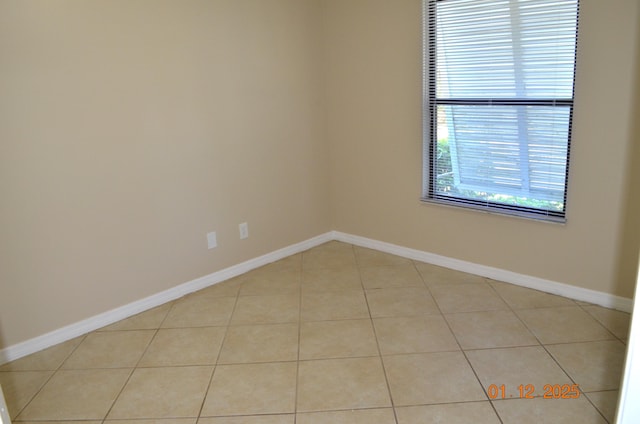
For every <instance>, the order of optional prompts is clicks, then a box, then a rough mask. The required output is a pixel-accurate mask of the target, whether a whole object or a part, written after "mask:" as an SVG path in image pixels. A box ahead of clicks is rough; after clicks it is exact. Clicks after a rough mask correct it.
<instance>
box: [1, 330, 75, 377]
mask: <svg viewBox="0 0 640 424" xmlns="http://www.w3.org/2000/svg"><path fill="white" fill-rule="evenodd" d="M84 337H85V336H82V337H77V338H75V339H72V340H69V341H66V342H64V343H60V344H57V345H55V346H52V347H50V348H47V349H44V350H41V351H40V352H36V353H33V354H31V355H28V356H25V357H22V358H20V359H16V360H15V361H12V362H9V363H6V364H4V365H2V366H0V371H47V370H51V371H53V370H57V369H58V368H59V367H60V365H62V363H63V362H64V361H65V360H66V359H67V358H68V357H69V355H71V352H73V351H74V350H75V349H76V348H77V347H78V345H79V344H80V343H81V342H82V340H84Z"/></svg>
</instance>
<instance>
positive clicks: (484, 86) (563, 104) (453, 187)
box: [423, 0, 578, 222]
mask: <svg viewBox="0 0 640 424" xmlns="http://www.w3.org/2000/svg"><path fill="white" fill-rule="evenodd" d="M424 1H425V8H424V14H425V26H424V31H425V36H424V44H425V48H424V52H425V53H424V66H425V69H424V75H425V78H424V80H425V90H424V91H425V93H424V98H425V108H424V118H425V129H424V132H425V137H424V139H425V178H424V179H425V181H424V185H425V190H424V196H423V200H425V201H429V202H436V203H444V204H448V205H457V206H464V207H470V208H477V209H482V210H487V211H493V212H501V213H507V214H513V215H519V216H526V217H533V218H538V219H543V220H550V221H560V222H563V221H564V220H565V207H566V197H567V174H568V166H569V145H570V140H571V118H572V112H573V87H574V75H575V56H576V53H575V52H576V37H577V21H578V0H424Z"/></svg>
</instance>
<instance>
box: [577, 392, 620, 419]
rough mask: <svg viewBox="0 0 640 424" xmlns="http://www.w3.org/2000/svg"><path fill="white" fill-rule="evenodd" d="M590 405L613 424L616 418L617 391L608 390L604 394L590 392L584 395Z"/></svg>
mask: <svg viewBox="0 0 640 424" xmlns="http://www.w3.org/2000/svg"><path fill="white" fill-rule="evenodd" d="M585 395H586V396H587V397H588V398H589V400H590V401H591V403H593V404H594V405H595V407H596V408H597V409H598V411H600V413H601V414H602V415H604V417H605V418H606V419H607V421H609V422H610V423H613V422H614V421H615V418H616V410H617V408H618V396H619V392H618V391H617V390H608V391H606V392H591V393H585Z"/></svg>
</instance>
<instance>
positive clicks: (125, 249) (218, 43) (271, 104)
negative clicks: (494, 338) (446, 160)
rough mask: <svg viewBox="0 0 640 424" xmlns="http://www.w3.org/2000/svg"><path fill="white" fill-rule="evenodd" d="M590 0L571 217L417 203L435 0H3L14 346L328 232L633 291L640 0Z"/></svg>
mask: <svg viewBox="0 0 640 424" xmlns="http://www.w3.org/2000/svg"><path fill="white" fill-rule="evenodd" d="M581 3H582V6H583V10H582V14H581V27H580V30H581V38H580V51H579V72H578V78H577V92H576V109H575V126H574V137H573V150H572V159H573V164H572V167H571V175H570V183H569V184H570V185H569V207H568V223H567V224H566V225H564V226H561V225H552V224H543V223H538V222H533V221H527V220H522V219H514V218H506V217H502V216H496V215H487V214H482V213H478V212H470V211H464V210H458V209H451V208H444V207H439V206H434V205H423V204H421V203H420V202H419V197H420V193H421V182H420V181H421V166H422V165H421V162H422V160H421V157H422V145H421V143H422V142H421V138H422V136H421V112H420V109H421V57H420V52H421V2H420V0H394V1H388V0H269V1H267V0H92V1H84V0H55V1H53V0H52V1H48V0H0V348H2V347H6V346H11V345H14V344H16V343H18V342H21V341H24V340H27V339H29V338H32V337H35V336H38V335H41V334H44V333H46V332H49V331H52V330H55V329H57V328H60V327H63V326H65V325H68V324H71V323H74V322H77V321H79V320H82V319H85V318H89V317H91V316H94V315H96V314H98V313H101V312H105V311H107V310H110V309H112V308H115V307H119V306H123V305H125V304H127V303H129V302H133V301H136V300H139V299H141V298H144V297H146V296H149V295H152V294H155V293H158V292H160V291H162V290H166V289H168V288H171V287H174V286H176V285H178V284H181V283H184V282H186V281H189V280H191V279H193V278H197V277H200V276H203V275H206V274H209V273H211V272H214V271H217V270H220V269H223V268H225V267H228V266H230V265H233V264H237V263H240V262H242V261H244V260H247V259H250V258H254V257H256V256H259V255H261V254H264V253H267V252H270V251H273V250H276V249H278V248H280V247H284V246H286V245H289V244H292V243H295V242H298V241H302V240H305V239H307V238H310V237H313V236H315V235H318V234H320V233H323V232H325V231H328V230H330V229H336V230H340V231H344V232H347V233H352V234H356V235H361V236H365V237H370V238H373V239H378V240H381V241H386V242H391V243H395V244H399V245H403V246H407V247H411V248H415V249H420V250H425V251H429V252H433V253H437V254H441V255H446V256H450V257H453V258H458V259H462V260H467V261H472V262H477V263H480V264H484V265H489V266H494V267H499V268H504V269H507V270H511V271H515V272H519V273H524V274H529V275H533V276H538V277H542V278H548V279H551V280H555V281H560V282H565V283H569V284H574V285H577V286H581V287H586V288H591V289H595V290H599V291H603V292H607V293H613V294H617V295H620V296H626V297H629V296H631V295H632V290H633V288H632V283H631V275H632V274H633V273H634V272H635V271H634V270H635V253H634V254H631V253H630V252H631V251H632V250H634V249H635V250H636V251H637V248H638V243H639V240H638V236H637V235H638V234H639V233H638V231H637V226H638V219H637V216H638V215H637V213H638V211H639V209H640V207H639V206H638V201H637V200H635V201H634V200H631V201H629V202H627V201H625V197H626V196H627V195H629V194H631V193H633V190H634V188H637V182H638V175H639V173H638V172H637V171H634V169H635V168H640V166H638V165H640V157H639V156H638V149H637V148H635V150H634V149H633V148H632V146H633V144H632V141H633V140H636V142H639V141H640V140H639V139H638V136H637V135H633V134H636V133H640V128H638V126H637V124H635V125H636V126H635V127H634V122H635V121H634V120H633V119H632V117H633V116H637V115H638V112H639V111H640V104H638V103H637V101H636V102H635V103H634V102H633V100H634V96H633V90H631V87H632V86H633V84H634V83H635V81H634V76H635V74H634V69H633V64H634V63H635V62H634V55H635V53H637V50H638V45H637V44H638V43H637V41H638V34H636V31H637V26H638V22H637V19H635V17H636V16H638V15H637V12H638V9H639V7H638V3H637V1H636V0H609V1H607V2H603V1H601V0H582V2H581ZM639 94H640V93H639ZM635 97H636V99H637V98H640V96H639V95H636V96H635ZM632 104H633V105H634V109H631V106H632ZM596 196H597V199H598V201H597V202H595V203H594V202H593V201H592V199H593V198H594V197H596ZM636 197H637V196H634V198H636ZM592 203H593V204H592ZM242 221H247V222H248V223H249V226H250V234H251V237H250V238H249V239H247V240H244V241H240V240H238V235H237V225H238V223H240V222H242ZM214 230H215V231H217V232H218V242H219V245H220V247H218V248H217V249H215V250H211V251H209V250H207V249H206V243H205V233H206V232H208V231H214ZM630 234H636V236H630Z"/></svg>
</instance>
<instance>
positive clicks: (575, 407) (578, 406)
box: [493, 396, 606, 424]
mask: <svg viewBox="0 0 640 424" xmlns="http://www.w3.org/2000/svg"><path fill="white" fill-rule="evenodd" d="M493 405H494V406H495V408H496V410H497V411H498V415H499V416H500V418H501V419H502V422H503V424H576V423H580V424H606V421H605V419H604V418H602V416H601V415H600V413H599V412H598V411H597V410H596V408H594V407H593V405H591V404H590V403H589V401H588V400H587V399H586V398H584V397H582V396H581V397H580V398H578V399H544V398H534V399H508V400H499V401H494V402H493Z"/></svg>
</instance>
